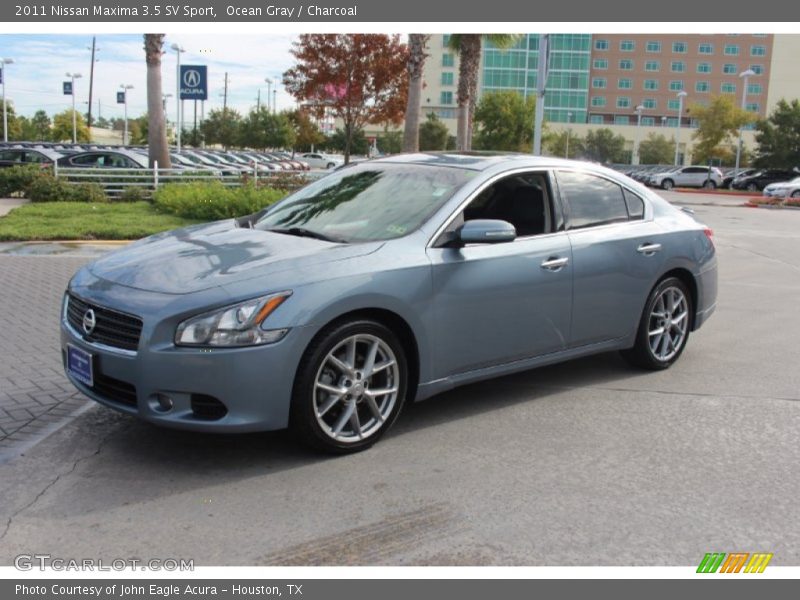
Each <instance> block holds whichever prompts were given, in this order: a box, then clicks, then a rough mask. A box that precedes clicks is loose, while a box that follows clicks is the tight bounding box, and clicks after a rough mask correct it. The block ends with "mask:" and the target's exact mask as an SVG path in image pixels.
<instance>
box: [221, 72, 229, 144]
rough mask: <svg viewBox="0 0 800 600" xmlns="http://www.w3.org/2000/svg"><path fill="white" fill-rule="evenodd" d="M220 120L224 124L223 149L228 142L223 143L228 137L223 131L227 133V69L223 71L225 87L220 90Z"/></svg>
mask: <svg viewBox="0 0 800 600" xmlns="http://www.w3.org/2000/svg"><path fill="white" fill-rule="evenodd" d="M222 122H223V124H224V125H225V127H224V128H223V136H224V137H225V139H224V140H223V144H222V145H223V147H224V148H225V150H227V149H228V144H226V143H224V142H226V141H227V137H228V136H227V135H224V134H225V133H227V130H228V72H227V71H225V87H224V91H223V92H222Z"/></svg>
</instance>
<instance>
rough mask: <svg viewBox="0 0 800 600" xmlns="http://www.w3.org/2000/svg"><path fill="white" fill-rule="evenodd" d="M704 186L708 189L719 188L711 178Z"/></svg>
mask: <svg viewBox="0 0 800 600" xmlns="http://www.w3.org/2000/svg"><path fill="white" fill-rule="evenodd" d="M703 187H704V188H705V189H707V190H714V189H717V184H716V183H714V182H713V181H711V180H710V179H709V180H708V181H706V182H705V183H704V184H703Z"/></svg>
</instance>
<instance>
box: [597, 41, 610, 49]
mask: <svg viewBox="0 0 800 600" xmlns="http://www.w3.org/2000/svg"><path fill="white" fill-rule="evenodd" d="M594 49H595V50H608V40H595V41H594Z"/></svg>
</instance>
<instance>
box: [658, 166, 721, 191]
mask: <svg viewBox="0 0 800 600" xmlns="http://www.w3.org/2000/svg"><path fill="white" fill-rule="evenodd" d="M649 184H650V185H652V186H654V187H660V188H662V189H665V190H671V189H672V188H674V187H697V188H708V189H714V188H718V187H719V186H720V185H721V184H722V172H721V171H720V170H719V169H718V168H716V167H703V166H694V165H693V166H690V167H677V168H675V169H672V170H670V171H666V172H664V171H662V172H659V173H656V174H654V175H651V176H650V179H649Z"/></svg>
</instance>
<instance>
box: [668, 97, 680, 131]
mask: <svg viewBox="0 0 800 600" xmlns="http://www.w3.org/2000/svg"><path fill="white" fill-rule="evenodd" d="M677 102H678V101H677V100H676V101H675V103H676V104H675V110H678V105H677ZM677 126H678V117H669V118H667V127H677Z"/></svg>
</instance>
